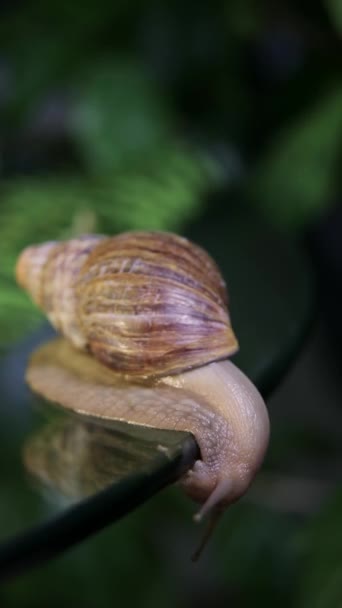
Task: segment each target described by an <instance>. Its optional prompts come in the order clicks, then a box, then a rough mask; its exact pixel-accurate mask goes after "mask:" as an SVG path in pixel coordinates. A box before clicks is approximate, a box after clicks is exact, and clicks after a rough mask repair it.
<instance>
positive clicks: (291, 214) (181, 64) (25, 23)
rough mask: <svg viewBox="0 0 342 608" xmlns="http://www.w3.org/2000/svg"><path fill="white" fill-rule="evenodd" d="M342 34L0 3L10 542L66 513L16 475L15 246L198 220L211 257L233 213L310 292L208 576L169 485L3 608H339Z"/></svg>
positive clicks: (26, 580)
mask: <svg viewBox="0 0 342 608" xmlns="http://www.w3.org/2000/svg"><path fill="white" fill-rule="evenodd" d="M341 34H342V4H341V2H340V0H325V1H322V2H317V1H316V2H305V1H304V0H302V1H296V2H294V1H293V2H290V1H286V0H283V1H280V2H271V1H269V2H267V1H266V0H264V1H256V0H255V1H253V0H245V1H242V2H241V1H239V0H233V1H232V2H223V1H221V2H219V1H217V2H195V1H193V0H189V1H188V2H184V0H183V1H178V0H176V1H174V2H172V3H166V2H162V1H160V0H155V1H152V2H145V3H144V2H137V1H136V0H125V1H123V0H118V1H116V2H109V1H106V0H97V2H95V3H94V2H92V1H90V0H84V1H83V2H78V1H75V2H68V1H67V0H59V1H58V2H57V1H56V0H50V1H49V2H46V3H38V2H33V1H31V2H29V1H28V2H20V1H19V0H17V1H16V2H2V3H1V5H0V116H1V124H0V260H1V262H0V278H1V285H0V332H1V335H0V343H1V345H2V354H3V357H2V372H1V377H2V389H1V390H2V402H1V411H0V420H1V422H0V424H1V430H0V433H1V445H0V461H1V468H0V471H1V476H0V484H1V485H0V489H1V494H0V496H1V499H0V533H1V537H5V536H6V535H7V534H9V533H10V532H14V531H16V530H18V529H22V528H24V527H25V526H26V525H28V524H29V523H31V522H32V521H36V520H37V519H38V520H39V519H40V518H44V517H45V516H47V515H48V514H49V513H50V512H51V511H53V510H54V509H55V506H54V505H53V504H51V503H49V502H48V501H44V500H43V499H38V493H37V490H36V489H35V488H34V486H31V485H29V484H28V482H27V480H26V477H25V472H24V471H23V466H22V463H21V459H20V449H21V447H20V446H21V444H22V442H23V440H24V438H25V436H26V434H27V432H28V430H30V429H31V427H32V426H33V425H34V422H33V421H32V414H30V413H29V410H28V408H27V404H28V399H29V397H28V392H27V390H26V389H25V388H24V384H23V373H24V365H25V359H26V357H27V354H28V352H29V350H30V348H31V347H32V344H33V342H32V340H31V338H28V337H27V335H29V334H30V332H31V333H32V332H33V331H37V330H36V328H37V327H38V326H39V323H40V322H41V320H42V317H41V316H40V315H39V313H38V312H37V311H35V310H34V309H33V306H32V305H31V304H30V302H29V301H28V299H27V297H26V296H25V295H24V294H22V293H21V292H19V290H17V288H16V286H15V283H14V280H13V267H14V263H15V259H16V256H17V255H18V252H19V251H20V249H21V248H22V247H23V246H25V245H27V244H29V243H34V242H40V241H45V240H49V239H51V238H67V237H68V236H70V235H77V234H81V233H83V232H105V233H113V234H114V233H116V232H120V231H122V230H127V229H160V230H173V231H176V232H179V233H188V231H190V232H191V230H192V226H195V225H196V226H200V229H199V230H198V234H199V235H200V236H199V241H202V240H203V242H205V241H206V240H208V239H209V241H210V240H211V241H215V239H217V238H218V237H217V236H216V233H214V232H213V233H210V231H211V230H213V228H212V225H213V224H211V219H210V218H212V217H215V218H219V220H220V223H221V226H222V232H223V231H224V227H225V226H228V223H229V218H230V212H231V209H232V208H233V207H234V209H236V208H237V207H238V208H239V210H240V212H241V210H243V211H242V212H241V213H243V214H245V216H246V223H247V220H248V222H251V221H252V222H253V221H254V218H257V222H260V225H261V226H265V229H267V231H271V232H272V233H273V234H274V235H275V238H279V241H280V242H286V243H287V246H288V247H292V246H293V248H294V249H295V250H296V251H298V250H300V251H301V255H302V256H304V257H306V258H307V260H308V261H307V266H306V268H307V273H309V274H310V280H312V283H313V285H314V289H313V293H312V302H311V311H310V312H308V314H307V317H308V318H307V319H306V320H303V326H304V325H305V327H306V329H307V324H308V322H309V320H310V319H311V321H312V323H311V329H310V332H307V331H306V329H305V331H304V327H303V335H304V333H306V336H307V337H306V340H305V343H304V344H303V343H302V341H300V340H299V339H298V344H297V347H296V349H295V351H296V352H294V354H293V355H292V366H291V368H290V369H289V370H288V374H287V376H286V377H285V378H284V379H283V381H282V382H281V383H280V384H279V385H278V386H277V387H276V388H275V390H274V391H273V393H272V395H271V397H270V398H269V399H268V406H269V410H270V416H271V422H272V429H273V431H272V441H271V445H270V450H269V454H268V457H267V460H266V463H265V467H264V469H263V472H262V473H261V474H260V480H259V483H258V484H256V486H255V488H253V489H252V491H251V493H250V495H248V496H247V497H246V498H245V499H244V500H243V501H242V502H241V503H239V504H238V505H235V506H234V507H232V509H231V510H230V511H229V512H228V513H227V514H226V516H225V518H224V521H222V524H221V527H220V530H219V532H218V533H217V534H216V536H214V538H213V539H212V541H211V543H210V545H209V546H208V548H207V551H206V553H205V554H204V555H203V558H202V560H201V561H200V562H199V564H197V565H196V566H194V565H193V564H192V563H191V562H190V559H189V556H190V555H191V553H192V550H193V547H194V545H195V544H196V542H197V538H198V531H197V530H196V529H195V527H194V526H193V525H192V523H191V513H192V505H190V504H189V503H188V501H187V500H186V499H185V498H184V497H183V496H181V495H180V492H179V490H177V489H175V488H170V489H169V490H167V491H166V492H163V493H162V494H161V495H160V496H159V497H156V498H155V499H154V500H153V501H151V502H150V503H148V504H146V505H145V506H144V507H142V508H141V509H140V510H138V511H137V512H135V513H134V514H131V515H129V516H128V517H127V518H126V519H124V520H123V521H122V522H120V524H117V525H116V526H113V527H112V528H111V529H108V530H106V531H104V532H103V533H101V534H100V535H99V536H98V537H97V538H94V539H91V540H89V541H87V542H86V543H85V544H83V545H80V546H79V547H78V548H76V549H74V550H73V551H72V552H70V553H68V554H67V555H65V556H63V557H62V558H60V559H59V560H58V561H55V562H53V563H51V564H49V565H47V566H44V567H42V568H41V569H39V570H37V571H35V572H32V573H30V574H27V575H25V576H24V577H22V578H21V579H20V580H19V579H18V580H17V581H14V582H12V583H11V584H9V585H7V586H5V587H3V588H2V589H1V590H0V599H1V605H3V606H4V607H7V606H29V607H31V606H32V607H33V606H35V607H37V606H45V605H49V606H55V605H56V606H57V605H61V604H62V603H64V604H65V605H71V604H72V603H73V602H76V603H78V602H79V603H82V604H83V606H95V605H96V606H108V605H112V603H114V602H116V603H118V604H127V605H136V604H139V605H141V604H143V605H145V604H146V605H147V604H149V605H151V606H157V605H161V606H172V605H175V603H176V602H177V604H178V605H179V606H187V607H189V606H195V605H196V607H197V608H199V607H201V606H203V607H204V606H208V605H212V604H215V605H216V606H221V605H222V606H223V605H227V603H228V602H230V604H231V605H234V606H239V607H240V606H242V607H243V606H249V605H251V603H252V602H253V604H254V605H260V606H261V605H262V606H264V608H266V606H274V605H275V604H277V605H278V606H279V607H280V606H286V607H288V606H296V607H297V606H298V607H307V606H310V608H315V607H319V608H320V607H322V608H323V607H324V608H330V607H331V608H337V607H339V606H341V605H342V549H341V547H342V484H341V466H342V451H341V428H342V410H341V401H342V381H341V339H342V324H341V312H340V311H341V305H342V294H341V267H342V245H341V242H342V241H341V239H342V207H341V141H342V43H341ZM251 218H252V219H251ZM246 225H247V224H246ZM258 225H259V224H258ZM201 230H202V235H203V239H202V238H201ZM239 230H240V231H241V234H239V232H238V233H237V235H235V237H236V239H240V238H241V242H243V236H244V224H243V222H242V223H240V227H239ZM206 231H207V233H209V234H206V235H205V232H206ZM277 235H278V236H277ZM220 238H221V248H223V247H224V238H223V237H220ZM264 255H265V258H271V257H272V256H273V255H275V253H274V252H273V251H272V250H270V249H265V251H264ZM294 266H295V264H294ZM296 270H297V269H296V268H295V267H293V268H286V269H284V268H282V267H279V275H280V276H282V274H283V273H284V274H288V273H291V272H292V271H293V272H296ZM311 273H312V275H313V277H312V276H311ZM228 279H229V277H228ZM307 279H308V277H307V276H303V282H304V281H306V280H307ZM246 280H248V277H242V281H246ZM253 280H255V277H253ZM269 288H270V286H268V289H269ZM262 289H263V286H262V284H261V285H260V290H261V291H262ZM276 289H277V288H276V286H274V291H276ZM231 295H232V300H233V302H234V297H233V296H234V294H231ZM290 295H291V299H293V295H294V294H293V293H291V294H290ZM285 297H286V296H285ZM289 297H290V296H289ZM298 297H299V295H298ZM251 306H253V302H251ZM298 306H300V302H298ZM309 317H310V318H309ZM312 319H313V320H312ZM270 322H271V321H270ZM36 335H37V334H36ZM39 335H43V334H39ZM23 488H25V489H23Z"/></svg>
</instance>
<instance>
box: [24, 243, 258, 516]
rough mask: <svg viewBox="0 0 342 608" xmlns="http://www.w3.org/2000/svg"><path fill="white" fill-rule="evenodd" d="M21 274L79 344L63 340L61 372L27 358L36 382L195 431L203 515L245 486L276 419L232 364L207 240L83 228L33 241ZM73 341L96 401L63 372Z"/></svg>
mask: <svg viewBox="0 0 342 608" xmlns="http://www.w3.org/2000/svg"><path fill="white" fill-rule="evenodd" d="M16 276H17V281H18V283H19V284H20V285H21V286H22V287H23V288H24V289H26V290H27V291H28V292H29V294H30V296H31V297H32V299H33V300H34V302H35V303H36V304H37V305H38V306H39V307H40V308H41V309H42V310H43V311H44V312H45V314H46V315H47V317H48V319H49V320H50V322H51V323H52V325H53V326H54V327H55V328H56V329H57V330H58V331H60V332H61V333H62V334H63V335H64V336H65V337H66V338H67V340H68V341H69V343H70V344H66V343H65V341H64V342H63V341H61V344H60V347H59V351H60V352H59V355H58V357H59V358H60V368H59V371H58V373H56V370H55V368H54V366H53V365H50V363H49V359H48V357H47V360H46V365H45V368H44V373H43V374H42V373H37V372H36V370H35V366H34V365H32V366H29V368H28V372H27V381H28V383H29V385H30V386H31V388H32V389H33V390H35V391H36V392H38V393H39V394H41V395H43V396H45V397H47V398H48V399H50V400H54V401H57V402H58V403H61V404H62V405H64V406H65V407H67V408H69V409H72V410H74V411H77V412H78V413H81V414H87V415H92V416H99V417H103V418H110V419H115V420H123V421H126V422H130V423H133V424H138V425H143V426H149V427H155V428H160V429H172V430H182V431H188V432H191V433H193V435H194V436H195V438H196V440H197V443H198V445H199V448H200V453H201V458H200V460H197V461H196V462H195V464H194V467H193V468H192V469H191V470H190V471H189V472H188V473H187V474H186V475H185V476H184V478H183V479H182V480H181V484H182V486H183V488H184V490H185V491H186V492H187V494H188V495H189V496H190V497H192V498H193V499H194V500H196V501H198V502H199V503H201V505H202V506H201V508H200V510H199V512H198V514H197V515H196V516H195V519H197V520H200V519H201V518H202V517H203V515H205V514H206V513H208V512H210V511H211V512H215V513H218V512H221V511H222V510H223V509H224V508H225V507H227V506H228V505H229V504H231V503H232V502H234V501H236V500H237V499H238V498H239V497H240V496H241V495H242V494H244V493H245V492H246V490H247V489H248V487H249V485H250V484H251V482H252V480H253V478H254V476H255V474H256V472H257V470H258V469H259V467H260V465H261V463H262V460H263V457H264V454H265V451H266V448H267V445H268V439H269V419H268V414H267V410H266V406H265V404H264V401H263V399H262V397H261V396H260V394H259V392H258V391H257V389H256V388H255V386H254V385H253V384H252V383H251V382H250V380H249V379H248V378H247V377H246V376H245V375H244V374H243V373H242V372H241V371H240V370H239V369H238V368H237V367H236V366H235V365H234V364H233V363H231V362H230V361H228V360H227V358H228V357H229V356H230V355H232V354H233V353H234V352H236V350H237V348H238V344H237V340H236V338H235V335H234V332H233V330H232V327H231V323H230V317H229V313H228V308H227V301H228V298H227V293H226V287H225V283H224V281H223V278H222V277H221V274H220V272H219V270H218V268H217V266H216V264H215V262H214V261H213V260H212V258H211V257H210V256H209V255H208V254H207V253H206V252H205V251H204V250H203V249H202V248H201V247H199V246H197V245H195V244H193V243H191V242H190V241H188V240H187V239H185V238H182V237H180V236H177V235H174V234H171V233H162V232H127V233H123V234H120V235H117V236H114V237H105V236H99V235H86V236H84V237H80V238H77V239H72V240H69V241H65V242H47V243H44V244H42V245H37V246H32V247H28V248H26V249H25V250H24V251H23V252H22V253H21V255H20V257H19V259H18V262H17V267H16ZM73 347H75V348H76V349H78V350H80V351H83V355H82V354H81V353H80V354H79V355H77V357H78V358H79V357H83V359H82V366H83V368H84V369H87V366H88V367H89V373H91V370H94V369H95V368H96V374H99V375H100V377H101V385H102V386H101V390H102V392H99V393H98V394H97V395H96V398H94V395H93V394H91V395H87V390H86V388H85V389H84V390H80V387H79V386H78V384H77V378H76V376H75V374H74V373H72V370H71V369H70V366H69V367H64V368H63V360H64V354H63V349H66V348H67V349H70V348H73ZM77 357H76V352H75V361H76V359H77ZM69 359H70V357H69ZM77 361H78V359H77ZM75 365H76V363H75ZM94 366H95V368H94ZM74 371H75V370H74Z"/></svg>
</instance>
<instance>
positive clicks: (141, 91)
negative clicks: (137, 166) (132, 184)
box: [71, 58, 173, 174]
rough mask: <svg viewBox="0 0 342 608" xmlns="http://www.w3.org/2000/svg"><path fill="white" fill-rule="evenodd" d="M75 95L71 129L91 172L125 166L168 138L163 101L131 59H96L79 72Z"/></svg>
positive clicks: (169, 128) (167, 117)
mask: <svg viewBox="0 0 342 608" xmlns="http://www.w3.org/2000/svg"><path fill="white" fill-rule="evenodd" d="M77 95H78V101H77V102H76V104H75V107H74V111H73V116H72V119H71V122H72V130H73V132H74V136H75V140H76V143H77V145H78V147H79V151H80V154H81V155H82V156H84V159H85V161H86V163H87V165H88V167H89V169H90V170H91V171H92V172H93V173H95V174H103V173H106V172H112V171H113V170H116V169H118V168H121V167H122V166H126V167H127V165H129V164H130V163H132V162H136V161H137V160H139V158H141V157H142V156H145V155H146V154H148V155H149V154H151V153H153V150H154V149H155V148H156V147H158V146H160V145H161V143H163V142H165V140H168V139H169V134H170V132H171V131H172V122H173V121H172V119H171V116H170V115H169V110H168V108H167V104H166V103H165V102H164V100H163V99H162V96H161V94H160V93H159V92H158V91H157V90H156V87H155V84H154V83H153V81H152V79H150V78H148V76H147V75H146V73H144V69H143V66H141V65H139V64H137V63H135V62H134V61H130V60H128V59H126V58H124V59H121V60H116V61H114V60H113V59H110V60H107V61H106V60H103V58H101V61H100V62H97V63H95V65H94V66H92V67H90V68H89V70H88V71H87V72H86V73H85V74H84V76H83V79H81V82H80V84H79V87H78V92H77Z"/></svg>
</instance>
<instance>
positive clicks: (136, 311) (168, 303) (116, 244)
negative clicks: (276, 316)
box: [17, 232, 238, 377]
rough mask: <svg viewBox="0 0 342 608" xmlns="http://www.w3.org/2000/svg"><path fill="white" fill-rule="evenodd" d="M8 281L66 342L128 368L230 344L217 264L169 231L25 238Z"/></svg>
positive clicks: (221, 351) (148, 367)
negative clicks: (28, 241)
mask: <svg viewBox="0 0 342 608" xmlns="http://www.w3.org/2000/svg"><path fill="white" fill-rule="evenodd" d="M17 281H18V283H19V284H20V285H21V286H22V287H24V288H25V289H26V290H27V291H28V292H29V293H30V295H31V297H32V298H33V300H34V301H35V302H36V304H38V306H39V307H40V308H41V309H42V310H43V311H44V312H45V313H46V315H47V317H48V318H49V320H50V322H51V323H52V325H53V326H54V327H55V328H56V329H57V330H58V331H60V332H61V333H62V334H64V336H66V337H67V338H68V339H69V340H70V341H71V342H72V344H73V345H74V346H76V347H77V348H81V349H83V350H89V351H90V352H91V353H92V354H93V355H94V356H95V357H96V358H97V359H98V360H99V361H101V362H102V363H104V364H105V365H107V366H108V367H111V368H113V369H115V370H116V371H119V372H122V373H126V374H129V375H131V376H142V377H150V376H165V375H168V374H175V373H178V372H180V371H184V370H187V369H192V368H195V367H200V366H202V365H204V364H206V363H209V362H211V361H217V360H220V359H225V358H227V357H228V356H229V355H231V354H233V353H234V352H235V351H236V350H237V348H238V345H237V341H236V338H235V336H234V333H233V330H232V328H231V325H230V319H229V314H228V310H227V296H226V289H225V283H224V281H223V279H222V277H221V275H220V273H219V270H218V268H217V266H216V264H215V263H214V261H213V260H212V259H211V257H210V256H209V255H208V254H207V253H206V252H205V251H204V250H203V249H201V248H200V247H198V246H197V245H194V244H193V243H190V242H189V241H188V240H187V239H185V238H182V237H179V236H176V235H174V234H169V233H156V232H127V233H123V234H121V235H118V236H115V237H111V238H106V237H103V236H97V235H94V236H85V237H83V238H79V239H73V240H70V241H66V242H61V243H57V242H50V243H45V244H43V245H38V246H33V247H28V248H27V249H25V250H24V251H23V253H22V254H21V256H20V258H19V260H18V263H17Z"/></svg>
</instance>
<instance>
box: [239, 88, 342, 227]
mask: <svg viewBox="0 0 342 608" xmlns="http://www.w3.org/2000/svg"><path fill="white" fill-rule="evenodd" d="M316 105H317V107H316V108H315V109H314V110H312V111H310V112H308V113H307V114H306V115H305V116H304V117H302V118H301V119H300V120H296V121H295V123H294V124H292V125H290V126H287V127H286V128H285V130H284V131H283V132H281V133H279V134H278V135H277V136H276V137H275V138H274V140H273V141H272V143H271V145H270V147H269V150H268V151H267V152H266V154H265V155H264V156H263V157H261V159H260V160H259V161H258V164H257V167H256V170H255V174H254V176H252V177H251V180H250V182H249V184H248V188H249V194H250V196H251V198H254V199H255V200H256V202H257V204H258V205H259V206H260V207H261V209H262V210H263V212H264V214H265V215H266V216H267V217H269V218H270V219H271V220H273V221H274V222H275V223H277V224H278V225H280V226H288V227H292V228H297V227H298V226H300V225H305V224H306V223H307V222H308V221H310V220H311V221H312V220H313V219H315V217H317V216H318V215H319V214H320V213H321V212H322V210H323V209H325V207H326V205H327V201H331V200H333V198H334V195H337V182H336V179H335V178H336V177H337V175H338V172H339V163H338V161H339V160H340V157H339V153H340V152H341V142H342V85H341V86H340V87H339V88H337V87H336V88H335V89H333V91H332V93H330V94H329V95H328V96H327V98H326V99H323V100H321V101H320V103H318V104H316Z"/></svg>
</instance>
